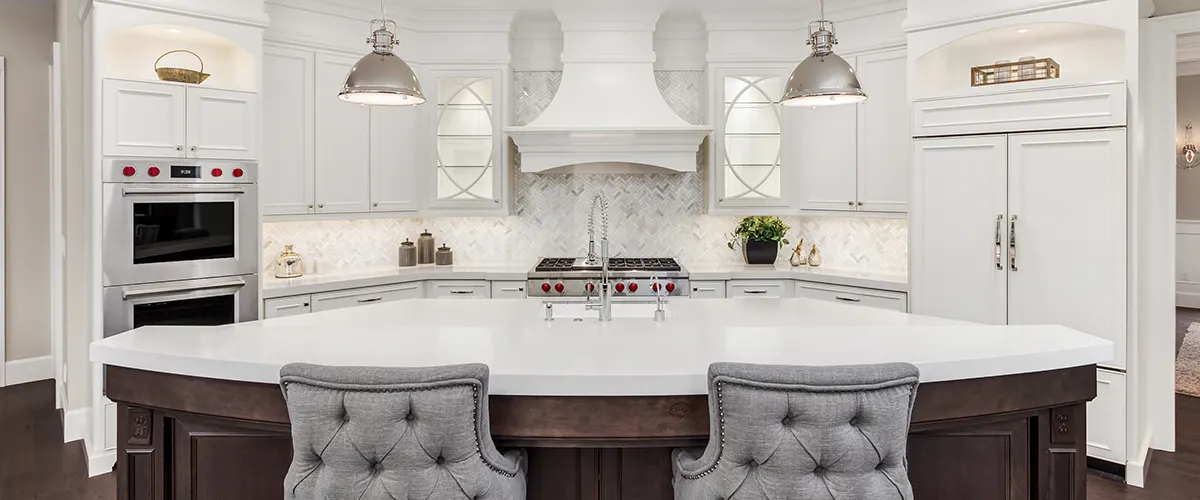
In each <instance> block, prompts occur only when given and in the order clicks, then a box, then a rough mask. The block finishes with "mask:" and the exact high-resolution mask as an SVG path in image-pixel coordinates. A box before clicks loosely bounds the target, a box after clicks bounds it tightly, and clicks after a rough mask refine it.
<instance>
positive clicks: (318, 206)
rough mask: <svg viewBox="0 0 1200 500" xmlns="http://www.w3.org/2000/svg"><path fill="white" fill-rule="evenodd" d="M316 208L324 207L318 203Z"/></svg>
mask: <svg viewBox="0 0 1200 500" xmlns="http://www.w3.org/2000/svg"><path fill="white" fill-rule="evenodd" d="M317 208H325V205H324V204H321V203H318V204H317Z"/></svg>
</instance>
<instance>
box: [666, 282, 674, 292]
mask: <svg viewBox="0 0 1200 500" xmlns="http://www.w3.org/2000/svg"><path fill="white" fill-rule="evenodd" d="M674 292H675V284H674V283H671V282H669V281H668V282H667V293H674Z"/></svg>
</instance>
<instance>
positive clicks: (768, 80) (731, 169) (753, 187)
mask: <svg viewBox="0 0 1200 500" xmlns="http://www.w3.org/2000/svg"><path fill="white" fill-rule="evenodd" d="M786 74H787V69H786V68H784V67H775V66H771V67H757V68H720V69H716V70H715V71H713V80H712V89H713V95H714V102H713V113H712V115H713V121H714V123H715V125H716V126H715V131H714V137H713V158H712V165H713V167H712V168H713V181H714V182H713V183H712V184H713V187H712V189H713V193H712V194H713V196H714V198H715V202H714V203H713V206H714V208H716V209H718V211H720V210H721V209H730V210H726V211H727V212H731V213H740V212H743V211H746V210H750V211H754V210H758V209H762V208H766V207H771V208H780V209H786V208H787V207H788V206H789V205H790V200H789V197H788V191H787V189H786V188H785V186H788V185H789V184H790V182H789V180H790V176H791V174H790V173H789V172H787V170H786V168H785V167H784V163H785V161H786V160H785V149H784V143H785V142H786V141H785V140H784V138H783V137H784V133H785V128H786V127H785V121H786V120H785V116H786V113H788V112H790V111H792V110H790V109H787V108H784V107H783V106H781V105H780V104H779V100H780V98H781V97H782V95H783V85H784V82H785V81H786V80H787V76H786ZM785 110H786V111H785ZM793 137H794V135H789V140H790V139H791V138H793Z"/></svg>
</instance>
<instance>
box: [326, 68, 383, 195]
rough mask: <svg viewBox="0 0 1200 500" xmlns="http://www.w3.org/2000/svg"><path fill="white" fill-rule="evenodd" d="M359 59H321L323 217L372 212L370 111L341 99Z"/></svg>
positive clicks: (365, 107)
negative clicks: (341, 94)
mask: <svg viewBox="0 0 1200 500" xmlns="http://www.w3.org/2000/svg"><path fill="white" fill-rule="evenodd" d="M356 62H358V61H357V59H353V58H348V57H339V56H331V55H324V54H321V55H317V72H316V74H317V84H316V86H315V89H316V158H317V166H316V199H317V209H316V211H317V213H346V212H367V211H369V210H370V204H371V203H370V199H371V196H370V194H371V193H370V185H371V184H370V183H371V179H370V172H371V130H370V125H371V123H370V110H369V109H368V108H367V106H364V105H361V104H353V103H349V102H345V101H343V100H341V99H338V93H339V92H341V91H342V86H343V85H344V84H345V83H346V75H347V74H349V73H350V68H352V67H354V63H356Z"/></svg>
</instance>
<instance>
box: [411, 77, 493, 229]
mask: <svg viewBox="0 0 1200 500" xmlns="http://www.w3.org/2000/svg"><path fill="white" fill-rule="evenodd" d="M425 74H426V75H428V77H427V78H424V79H423V80H422V84H423V85H424V90H425V93H426V98H428V99H429V102H427V103H426V104H422V106H423V107H428V109H427V110H426V112H427V113H429V114H430V115H432V117H433V119H432V123H433V130H434V131H435V133H434V135H432V137H433V138H434V146H433V147H432V148H431V150H432V151H431V153H430V155H429V156H431V157H432V158H430V160H429V163H430V164H429V166H428V167H427V168H429V169H430V170H431V171H432V172H433V175H432V180H433V182H432V185H431V186H430V188H431V190H432V193H431V196H430V197H429V198H430V206H431V207H434V208H455V209H501V208H502V207H503V197H504V192H505V168H504V165H505V162H504V151H505V148H504V135H503V132H502V131H503V126H504V120H503V117H504V116H505V115H504V108H503V106H502V103H503V102H504V96H505V86H504V82H505V74H504V71H503V70H500V69H485V68H480V69H469V68H462V69H453V70H449V69H432V70H431V71H429V72H428V73H425Z"/></svg>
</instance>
